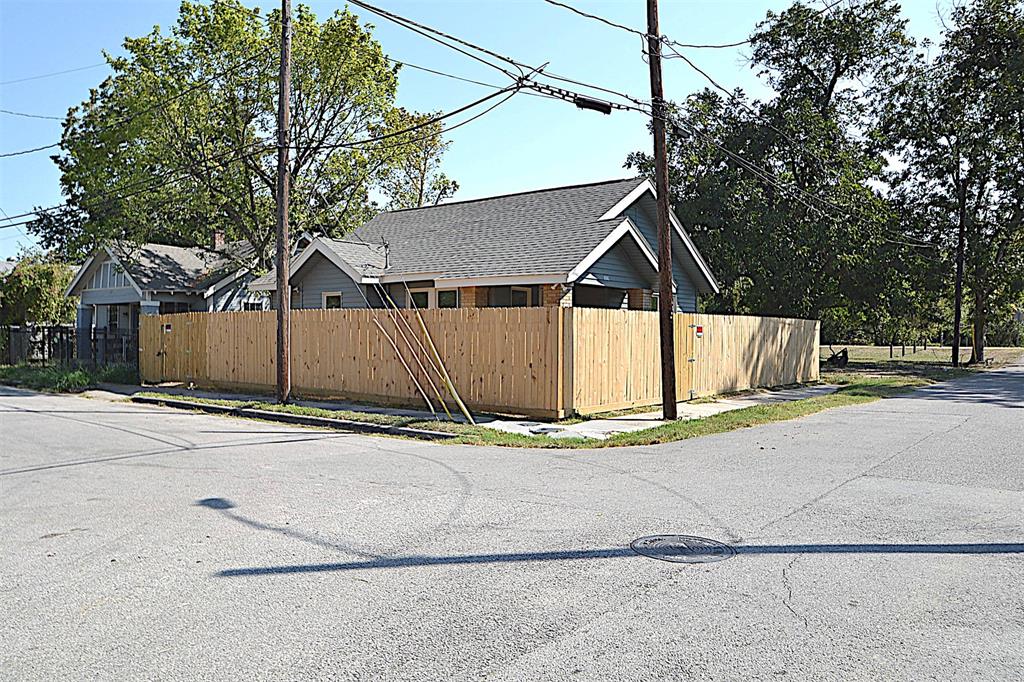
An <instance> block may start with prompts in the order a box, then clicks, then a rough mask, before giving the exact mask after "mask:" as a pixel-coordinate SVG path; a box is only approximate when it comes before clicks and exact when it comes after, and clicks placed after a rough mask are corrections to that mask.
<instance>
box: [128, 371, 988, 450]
mask: <svg viewBox="0 0 1024 682" xmlns="http://www.w3.org/2000/svg"><path fill="white" fill-rule="evenodd" d="M962 373H964V374H966V373H969V372H968V370H963V371H962ZM957 375H959V373H958V374H957ZM942 378H949V376H948V375H943V377H942ZM935 380H936V376H935V375H933V374H932V373H929V372H922V373H921V374H919V375H892V376H873V375H865V374H862V373H859V372H826V373H823V374H822V381H825V382H828V383H835V384H839V385H840V386H841V388H840V389H839V390H838V391H836V392H835V393H833V394H830V395H825V396H818V397H815V398H806V399H804V400H796V401H793V402H789V403H777V404H771V405H757V406H754V407H748V408H744V409H742V410H734V411H732V412H723V413H721V414H717V415H714V416H711V417H708V418H706V419H699V420H692V421H679V422H673V423H671V424H666V425H663V426H657V427H654V428H650V429H644V430H643V431H634V432H632V433H622V434H618V435H615V436H612V437H611V438H609V439H607V440H595V439H589V438H566V439H558V438H550V437H547V436H526V435H520V434H513V433H505V432H503V431H496V430H494V429H489V428H486V427H483V426H470V425H468V424H459V423H453V422H442V421H434V420H424V419H418V418H415V417H400V416H395V415H386V414H373V413H365V412H353V411H350V410H327V409H323V408H315V407H303V406H300V405H278V404H275V403H269V402H261V401H244V400H217V399H204V398H192V397H184V396H177V395H169V394H165V393H157V392H146V393H140V394H138V395H144V396H149V397H152V398H165V399H170V400H188V401H190V402H197V403H205V404H211V405H225V406H230V407H250V408H255V409H262V410H272V411H276V412H286V413H290V414H301V415H307V416H313V417H328V418H336V419H338V418H340V419H350V420H353V421H362V422H368V423H372V424H383V425H389V426H408V427H412V428H419V429H428V430H431V431H444V432H448V433H453V434H455V435H456V437H455V438H453V439H452V440H450V441H447V442H449V443H461V444H466V445H495V446H502V447H516V448H605V447H626V446H635V445H653V444H656V443H668V442H672V441H677V440H684V439H687V438H696V437H698V436H708V435H711V434H715V433H724V432H726V431H733V430H735V429H742V428H747V427H750V426H758V425H760V424H769V423H771V422H777V421H784V420H788V419H796V418H798V417H804V416H806V415H809V414H814V413H815V412H821V411H822V410H827V409H831V408H833V407H845V406H849V405H860V404H863V403H869V402H873V401H875V400H879V399H881V398H891V397H895V396H897V395H900V394H902V393H906V392H907V391H911V390H913V389H915V388H919V387H921V386H927V385H929V384H932V383H934V382H935Z"/></svg>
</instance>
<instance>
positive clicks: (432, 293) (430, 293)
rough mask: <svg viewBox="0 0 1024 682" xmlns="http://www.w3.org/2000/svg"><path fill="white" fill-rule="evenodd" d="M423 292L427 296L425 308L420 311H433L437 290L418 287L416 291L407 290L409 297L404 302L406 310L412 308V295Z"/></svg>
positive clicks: (435, 305)
mask: <svg viewBox="0 0 1024 682" xmlns="http://www.w3.org/2000/svg"><path fill="white" fill-rule="evenodd" d="M420 292H423V293H425V294H426V295H427V307H426V308H420V310H433V309H434V308H436V307H437V290H436V289H432V288H430V287H420V288H418V289H409V297H408V298H407V299H406V301H405V307H406V308H410V309H411V308H412V307H413V305H412V295H413V294H418V293H420Z"/></svg>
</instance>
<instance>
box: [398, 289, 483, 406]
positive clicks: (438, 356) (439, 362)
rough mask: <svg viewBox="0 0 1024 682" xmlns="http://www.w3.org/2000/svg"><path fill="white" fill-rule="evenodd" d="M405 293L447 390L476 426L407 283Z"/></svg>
mask: <svg viewBox="0 0 1024 682" xmlns="http://www.w3.org/2000/svg"><path fill="white" fill-rule="evenodd" d="M403 284H404V283H403ZM405 295H406V296H408V300H409V302H410V303H412V306H413V310H415V311H416V319H417V320H419V323H420V327H421V328H422V329H423V336H424V337H426V339H427V344H428V345H429V346H430V350H431V351H433V353H434V358H435V359H436V360H437V365H438V366H439V367H440V368H441V372H442V373H443V374H444V382H445V384H446V385H447V386H448V391H449V392H450V393H451V394H452V397H453V398H454V399H455V404H456V405H458V406H459V409H460V410H462V414H464V415H465V416H466V421H468V422H469V423H470V424H472V425H473V426H476V421H474V420H473V415H472V414H470V413H469V408H468V407H466V403H464V402H462V397H461V396H459V392H458V391H456V390H455V384H454V383H453V382H452V378H451V376H450V375H449V374H448V369H447V368H446V367H445V366H444V361H443V360H441V354H440V353H438V352H437V346H435V345H434V340H433V339H432V338H430V330H428V329H427V324H426V322H424V321H423V316H422V315H420V309H419V307H418V306H417V305H416V303H415V301H413V300H412V292H410V291H409V285H408V284H406V285H405Z"/></svg>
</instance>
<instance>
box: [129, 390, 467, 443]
mask: <svg viewBox="0 0 1024 682" xmlns="http://www.w3.org/2000/svg"><path fill="white" fill-rule="evenodd" d="M131 401H132V402H133V403H141V404H143V405H162V406H164V407H174V408H178V409H183V410H199V411H200V412H207V413H209V414H225V415H229V416H232V417H250V418H252V419H261V420H264V421H272V422H280V423H282V424H298V425H300V426H318V427H321V428H327V429H335V430H337V431H350V432H353V433H366V434H371V435H380V434H384V435H389V436H405V437H407V438H418V439H420V440H448V439H450V438H456V437H457V436H458V434H455V433H447V432H445V431H428V430H426V429H414V428H410V427H408V426H387V425H384V424H370V423H367V422H357V421H352V420H350V419H334V418H330V417H311V416H308V415H303V414H289V413H287V412H274V411H272V410H258V409H255V408H251V407H230V406H227V405H211V404H209V403H194V402H191V401H189V400H173V399H170V398H150V397H148V396H132V397H131Z"/></svg>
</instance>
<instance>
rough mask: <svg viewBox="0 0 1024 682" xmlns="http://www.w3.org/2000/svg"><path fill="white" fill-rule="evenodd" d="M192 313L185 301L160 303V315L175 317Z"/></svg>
mask: <svg viewBox="0 0 1024 682" xmlns="http://www.w3.org/2000/svg"><path fill="white" fill-rule="evenodd" d="M188 312H192V307H191V306H190V305H189V304H188V303H187V302H185V301H160V314H161V315H176V314H178V313H188Z"/></svg>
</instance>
